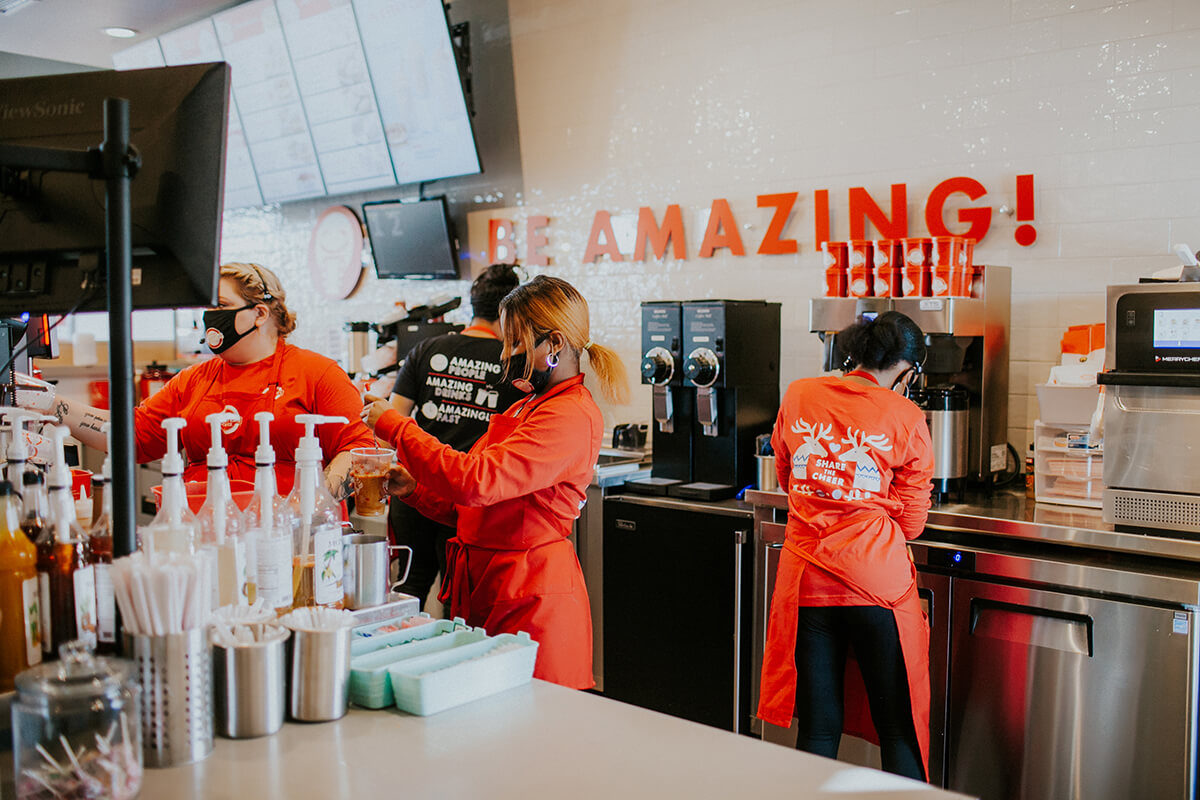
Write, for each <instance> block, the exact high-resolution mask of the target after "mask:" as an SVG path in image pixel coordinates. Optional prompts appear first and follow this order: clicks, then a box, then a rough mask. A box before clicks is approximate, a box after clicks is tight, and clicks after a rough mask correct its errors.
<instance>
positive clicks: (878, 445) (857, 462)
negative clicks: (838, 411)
mask: <svg viewBox="0 0 1200 800" xmlns="http://www.w3.org/2000/svg"><path fill="white" fill-rule="evenodd" d="M842 443H843V444H848V445H850V449H849V450H846V451H844V452H841V453H838V455H837V457H838V460H839V461H842V462H843V463H847V464H850V463H853V464H854V483H853V484H851V485H852V488H855V489H862V490H863V491H868V492H878V491H879V490H880V485H881V480H880V478H881V475H880V472H879V465H878V464H876V463H875V459H874V458H873V457H872V456H871V453H870V449H871V448H872V447H874V448H875V449H876V450H882V451H884V452H887V451H889V450H891V449H892V443H891V442H890V441H888V437H887V435H886V434H882V433H880V434H874V435H871V436H868V435H867V432H866V431H862V430H856V429H855V428H851V427H848V426H847V428H846V436H845V438H843V439H842Z"/></svg>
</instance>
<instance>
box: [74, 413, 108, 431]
mask: <svg viewBox="0 0 1200 800" xmlns="http://www.w3.org/2000/svg"><path fill="white" fill-rule="evenodd" d="M106 422H108V420H106V419H104V417H101V416H98V415H96V414H92V413H87V414H84V415H83V420H82V421H81V422H80V423H79V427H81V428H84V429H86V430H89V431H95V432H96V433H103V432H104V431H103V428H101V427H100V426H101V425H103V424H104V423H106Z"/></svg>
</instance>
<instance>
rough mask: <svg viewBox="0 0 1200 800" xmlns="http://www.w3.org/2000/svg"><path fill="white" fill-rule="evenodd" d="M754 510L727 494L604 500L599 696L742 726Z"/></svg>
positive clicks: (748, 711)
mask: <svg viewBox="0 0 1200 800" xmlns="http://www.w3.org/2000/svg"><path fill="white" fill-rule="evenodd" d="M752 531H753V516H752V513H751V511H750V509H749V508H747V507H744V506H740V505H739V504H737V503H735V502H733V501H726V502H725V503H697V502H689V501H683V500H675V499H673V498H667V497H661V498H660V497H642V496H632V495H621V496H617V497H609V498H606V499H605V501H604V547H603V550H604V552H603V559H604V578H603V583H604V618H603V619H604V695H605V696H606V697H610V698H613V699H616V700H621V701H624V702H627V703H632V704H633V705H637V706H641V707H643V708H649V709H652V710H654V711H661V712H663V713H666V714H671V715H673V716H677V717H682V718H684V719H690V720H693V721H695V722H701V723H704V724H706V725H712V726H714V727H718V728H724V729H725V730H730V731H736V732H739V733H746V732H749V730H750V719H751V717H752V716H753V714H754V709H753V708H752V707H751V706H750V670H751V662H752V659H751V650H750V643H751V639H752V636H751V627H750V626H751V602H750V591H751V588H752V586H751V584H752V580H753V556H752V549H753V548H752V543H751V540H752Z"/></svg>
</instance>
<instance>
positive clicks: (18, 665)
mask: <svg viewBox="0 0 1200 800" xmlns="http://www.w3.org/2000/svg"><path fill="white" fill-rule="evenodd" d="M19 520H20V505H19V503H18V500H17V494H16V491H15V490H14V489H13V487H12V484H10V483H9V482H8V481H0V692H8V691H12V688H13V679H14V678H15V677H16V676H17V673H19V672H22V671H24V670H25V669H28V668H29V667H31V666H33V665H34V664H39V663H41V661H42V645H41V641H40V640H39V637H40V623H39V622H38V617H39V614H38V590H37V570H36V567H35V563H36V560H37V557H36V555H35V548H34V546H33V544H32V543H31V542H30V541H29V539H27V538H26V537H25V534H24V533H22V532H21V530H20V525H19Z"/></svg>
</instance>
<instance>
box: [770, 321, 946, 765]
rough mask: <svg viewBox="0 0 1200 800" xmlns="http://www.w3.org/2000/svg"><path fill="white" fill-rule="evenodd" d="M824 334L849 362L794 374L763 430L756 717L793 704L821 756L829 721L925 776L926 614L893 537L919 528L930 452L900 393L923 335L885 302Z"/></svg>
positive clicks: (801, 742) (913, 371) (834, 746)
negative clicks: (777, 536) (778, 547)
mask: <svg viewBox="0 0 1200 800" xmlns="http://www.w3.org/2000/svg"><path fill="white" fill-rule="evenodd" d="M837 341H838V344H839V345H840V346H841V349H842V352H843V353H845V354H846V356H847V358H846V363H847V365H853V367H854V369H852V370H851V371H849V372H847V373H846V374H845V375H843V376H842V377H834V376H827V377H819V378H806V379H803V380H798V381H794V382H793V383H792V384H791V386H789V387H788V390H787V393H786V394H785V395H784V398H783V402H782V403H781V404H780V409H779V416H778V418H777V419H776V421H775V432H774V435H773V436H772V439H771V443H772V445H774V448H775V459H776V464H775V466H776V470H777V471H778V473H779V485H780V486H781V487H785V489H786V491H787V495H788V522H787V538H786V540H785V542H784V546H783V551H782V554H781V557H780V561H779V572H778V577H777V578H776V581H775V593H774V596H773V597H772V600H771V615H770V620H769V623H768V630H767V643H766V653H765V655H764V659H763V669H762V692H761V698H760V702H759V707H758V715H759V717H761V718H762V719H763V720H765V721H767V722H770V723H772V724H774V725H780V726H784V727H786V726H788V725H789V724H790V722H791V719H792V716H793V712H794V713H795V716H796V717H797V718H798V721H799V736H798V738H797V742H796V747H797V748H799V749H801V750H806V751H808V752H811V753H817V754H818V755H823V756H827V757H830V758H834V757H836V756H837V750H838V741H839V739H840V738H841V735H842V732H843V730H845V732H847V733H851V734H854V735H857V736H862V737H863V738H867V739H870V740H871V741H877V742H878V743H879V745H880V750H881V755H882V762H883V768H884V769H885V770H887V771H889V772H894V773H897V774H899V775H905V776H907V777H911V778H916V779H918V780H927V779H928V778H927V765H928V763H929V626H928V623H927V621H926V619H925V615H924V614H923V613H922V610H921V605H920V602H919V601H918V599H917V584H916V569H915V568H914V567H913V565H912V561H911V559H910V558H909V555H908V549H907V546H906V544H907V542H908V540H909V539H914V538H916V537H917V536H919V535H920V534H921V532H922V531H923V530H924V527H925V519H926V516H927V514H928V512H929V506H930V490H931V483H930V479H931V477H932V475H933V454H932V445H931V443H930V439H929V430H928V428H927V427H926V425H925V415H924V413H923V412H922V411H921V410H920V409H919V408H917V406H916V405H915V404H913V403H912V401H910V400H909V399H908V398H907V397H905V396H903V394H902V393H903V392H906V391H907V389H908V386H909V384H910V383H911V382H912V381H913V379H915V378H916V377H917V375H919V374H920V370H921V364H922V362H923V361H924V359H925V344H924V336H923V334H922V333H921V329H920V328H919V327H918V326H917V325H916V323H914V322H913V321H912V320H911V319H909V318H908V317H906V316H904V315H903V314H901V313H899V312H895V311H888V312H886V313H884V314H880V315H879V316H878V317H877V318H876V319H874V320H864V321H861V322H859V323H858V324H857V325H853V326H851V327H849V328H847V329H846V330H844V331H842V332H841V333H840V334H838V340H837ZM851 648H852V650H853V656H854V658H852V659H850V660H849V661H848V659H847V650H848V649H851ZM864 688H865V693H864V691H863V689H864ZM864 695H865V696H864ZM864 700H865V701H866V703H865V704H864V702H863V701H864Z"/></svg>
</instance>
